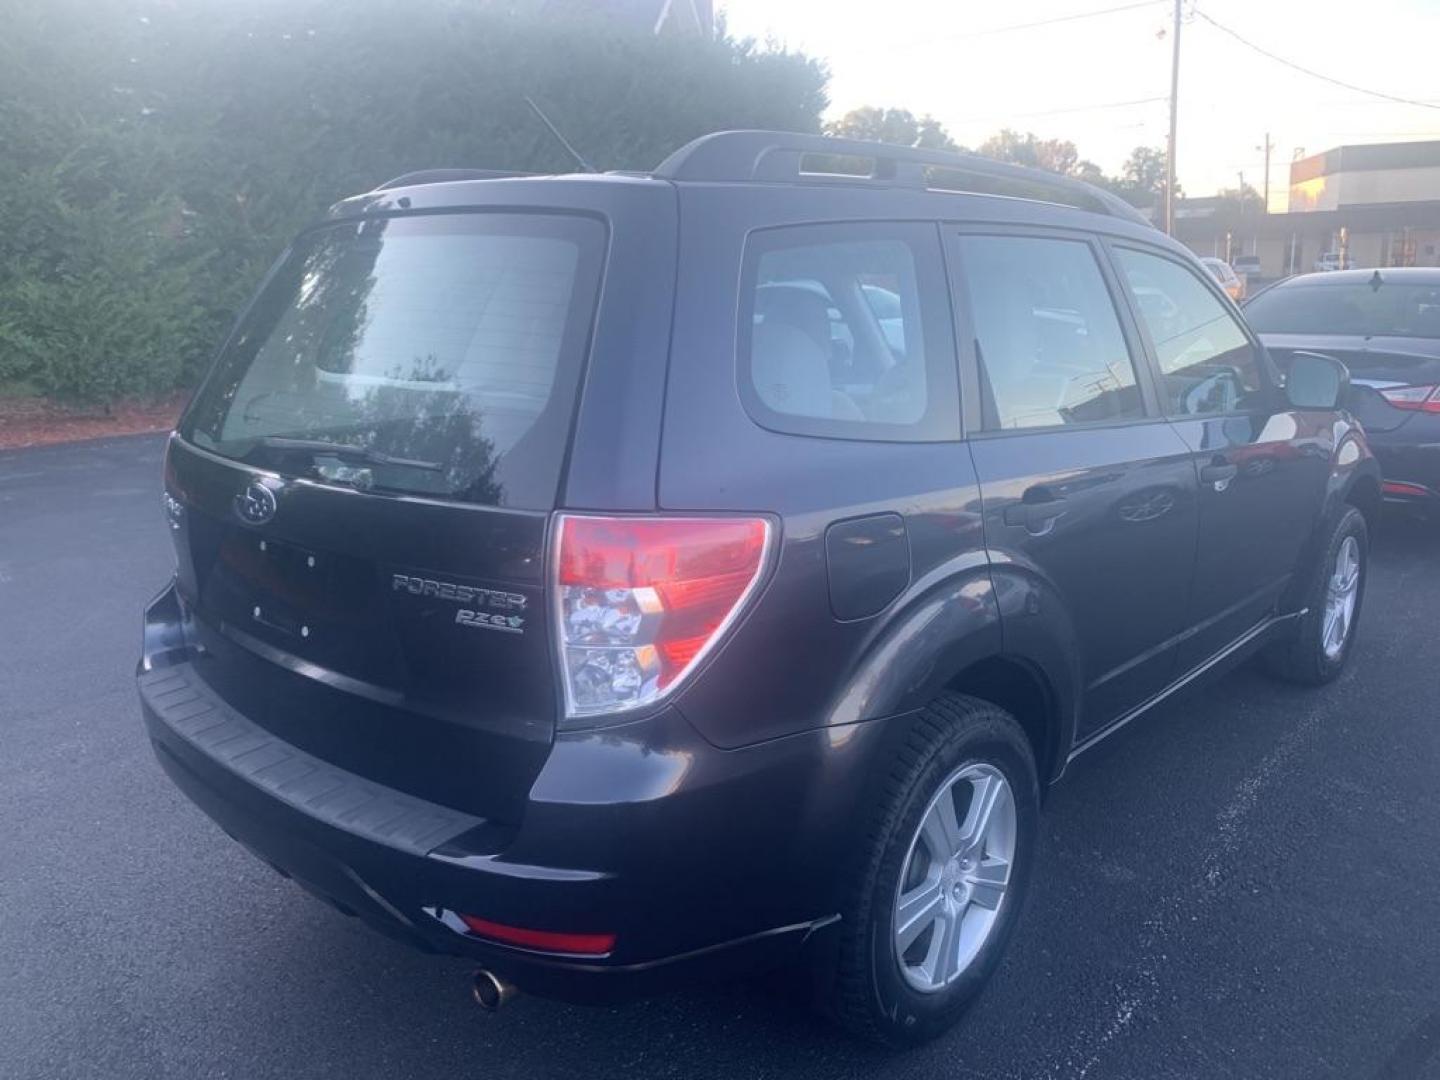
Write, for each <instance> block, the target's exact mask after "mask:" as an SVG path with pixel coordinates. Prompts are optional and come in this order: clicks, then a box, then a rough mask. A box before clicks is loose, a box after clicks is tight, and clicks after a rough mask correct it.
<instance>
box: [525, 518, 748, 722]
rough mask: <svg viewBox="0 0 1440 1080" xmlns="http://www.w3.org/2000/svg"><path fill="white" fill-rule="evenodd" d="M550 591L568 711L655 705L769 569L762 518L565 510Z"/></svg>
mask: <svg viewBox="0 0 1440 1080" xmlns="http://www.w3.org/2000/svg"><path fill="white" fill-rule="evenodd" d="M557 532H558V534H559V535H558V538H557V540H556V557H555V571H554V573H555V575H556V582H555V595H556V598H557V599H556V603H557V613H556V615H557V619H556V622H557V626H558V627H559V634H560V653H561V667H562V670H563V677H564V683H565V712H566V715H567V716H571V717H580V716H594V715H597V714H600V713H608V712H617V711H620V710H623V709H633V708H637V707H639V706H642V705H649V704H652V703H654V702H656V701H658V700H660V699H661V698H663V697H664V696H665V695H666V694H668V693H670V692H671V691H673V690H674V689H675V688H676V687H678V686H679V685H680V684H681V683H682V682H683V681H684V679H685V678H686V676H687V675H689V674H690V672H692V671H693V670H695V668H696V667H697V666H698V664H699V663H700V661H701V659H702V658H703V657H704V656H705V654H706V653H707V652H709V651H710V650H711V649H712V648H713V647H714V646H715V644H716V643H717V642H718V641H719V640H720V639H721V638H722V637H723V636H724V634H725V631H726V630H727V629H728V628H729V626H730V625H731V623H733V622H734V620H735V619H736V617H737V616H738V615H739V614H740V612H741V610H742V609H743V608H744V606H745V601H746V600H747V599H748V598H749V596H750V594H751V593H752V592H753V591H754V589H755V586H756V584H757V583H758V582H759V580H760V573H761V570H762V569H763V568H764V565H765V556H766V551H767V549H768V547H769V543H770V523H769V522H768V521H766V520H765V519H764V518H750V517H747V518H679V517H675V518H670V517H633V518H621V517H590V516H587V515H578V514H561V515H560V516H559V519H558V524H557Z"/></svg>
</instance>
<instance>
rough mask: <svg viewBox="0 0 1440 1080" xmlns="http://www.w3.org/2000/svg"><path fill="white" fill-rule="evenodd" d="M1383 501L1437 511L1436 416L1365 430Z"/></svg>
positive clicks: (1439, 440) (1439, 437) (1439, 459)
mask: <svg viewBox="0 0 1440 1080" xmlns="http://www.w3.org/2000/svg"><path fill="white" fill-rule="evenodd" d="M1366 438H1367V440H1368V441H1369V443H1370V448H1371V450H1372V451H1373V452H1374V454H1375V458H1376V460H1377V461H1379V462H1380V469H1381V472H1382V473H1383V474H1384V485H1383V489H1382V490H1383V491H1384V495H1385V499H1386V501H1387V502H1390V503H1394V504H1401V505H1406V506H1413V507H1417V508H1420V509H1425V510H1430V511H1436V510H1440V416H1430V415H1417V416H1413V417H1411V418H1410V419H1408V420H1407V421H1406V422H1405V423H1404V424H1402V425H1400V426H1399V427H1398V428H1395V429H1394V430H1393V431H1375V432H1369V431H1367V432H1366Z"/></svg>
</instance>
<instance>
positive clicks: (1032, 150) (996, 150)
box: [979, 128, 1100, 176]
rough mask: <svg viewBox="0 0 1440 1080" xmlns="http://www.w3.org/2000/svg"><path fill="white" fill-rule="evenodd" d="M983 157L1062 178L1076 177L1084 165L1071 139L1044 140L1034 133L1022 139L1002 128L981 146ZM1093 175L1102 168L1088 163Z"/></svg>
mask: <svg viewBox="0 0 1440 1080" xmlns="http://www.w3.org/2000/svg"><path fill="white" fill-rule="evenodd" d="M979 152H980V153H982V154H984V155H985V156H986V157H992V158H995V159H996V160H997V161H1008V162H1011V163H1012V164H1015V165H1026V166H1029V167H1030V168H1032V169H1046V170H1048V171H1049V172H1053V173H1059V174H1060V175H1062V176H1075V175H1077V173H1078V170H1079V168H1080V165H1081V161H1080V152H1079V151H1078V150H1077V149H1075V144H1074V143H1073V142H1071V141H1070V140H1068V139H1042V138H1040V137H1039V136H1037V135H1036V134H1035V133H1034V132H1032V131H1027V132H1025V133H1024V134H1023V135H1022V134H1020V133H1019V132H1018V131H1015V130H1013V129H1011V128H1002V129H1001V130H1000V131H999V132H997V133H996V134H994V135H991V136H990V138H988V139H986V140H985V141H984V142H983V143H981V144H980V151H979ZM1084 164H1085V166H1087V168H1088V169H1089V170H1091V171H1092V173H1093V174H1099V173H1100V170H1099V168H1098V167H1097V166H1096V165H1095V164H1094V163H1093V162H1089V161H1087V162H1085V163H1084Z"/></svg>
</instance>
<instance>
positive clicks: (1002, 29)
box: [889, 0, 1166, 49]
mask: <svg viewBox="0 0 1440 1080" xmlns="http://www.w3.org/2000/svg"><path fill="white" fill-rule="evenodd" d="M1165 2H1166V0H1139V2H1138V3H1129V4H1117V5H1116V6H1114V7H1107V8H1100V9H1099V10H1096V11H1076V12H1072V13H1071V14H1069V15H1056V16H1054V17H1053V18H1049V19H1036V20H1034V21H1033V22H1023V23H1010V24H1009V25H1007V26H991V27H987V28H985V29H983V30H962V31H961V32H960V33H958V34H937V35H930V36H928V37H924V38H917V39H912V40H910V41H902V42H899V43H897V44H896V45H892V46H889V48H902V49H904V48H909V47H911V46H913V45H922V44H926V45H928V44H937V43H941V42H950V41H968V40H970V39H971V38H982V37H992V36H994V35H995V34H1008V33H1011V32H1013V31H1017V30H1035V29H1038V28H1040V27H1042V26H1055V25H1058V24H1059V23H1068V22H1076V21H1078V20H1080V19H1094V18H1098V17H1099V16H1101V15H1116V14H1119V13H1120V12H1122V11H1138V10H1139V9H1140V8H1147V7H1154V6H1155V5H1156V4H1162V3H1165Z"/></svg>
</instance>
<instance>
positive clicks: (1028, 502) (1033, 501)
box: [1004, 487, 1065, 535]
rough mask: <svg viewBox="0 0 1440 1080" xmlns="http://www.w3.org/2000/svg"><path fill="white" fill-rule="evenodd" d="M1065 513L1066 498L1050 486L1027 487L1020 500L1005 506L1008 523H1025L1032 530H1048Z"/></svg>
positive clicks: (1005, 517) (1005, 516) (1006, 521)
mask: <svg viewBox="0 0 1440 1080" xmlns="http://www.w3.org/2000/svg"><path fill="white" fill-rule="evenodd" d="M1063 513H1065V499H1064V497H1063V496H1060V495H1056V494H1055V493H1054V492H1052V491H1050V490H1049V489H1048V488H1044V487H1032V488H1027V489H1026V491H1025V495H1024V496H1023V497H1022V498H1021V500H1020V501H1019V502H1013V503H1011V504H1010V505H1009V506H1007V507H1005V512H1004V519H1005V524H1006V525H1023V526H1024V527H1025V528H1026V529H1028V530H1029V531H1030V532H1032V533H1035V534H1037V535H1038V534H1040V533H1043V532H1048V531H1049V530H1050V527H1051V526H1052V525H1053V524H1054V522H1055V519H1056V518H1058V517H1059V516H1060V515H1061V514H1063Z"/></svg>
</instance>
